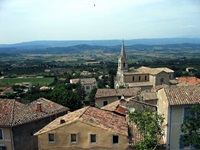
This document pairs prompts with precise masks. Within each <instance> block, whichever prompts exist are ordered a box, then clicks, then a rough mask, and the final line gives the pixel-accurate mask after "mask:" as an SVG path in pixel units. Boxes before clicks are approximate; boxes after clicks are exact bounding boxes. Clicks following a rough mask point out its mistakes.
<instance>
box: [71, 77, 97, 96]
mask: <svg viewBox="0 0 200 150" xmlns="http://www.w3.org/2000/svg"><path fill="white" fill-rule="evenodd" d="M78 82H80V83H81V85H82V86H83V88H84V91H85V94H86V95H89V94H90V92H91V91H92V89H95V88H97V81H96V79H95V78H82V79H79V78H78V79H70V83H71V84H76V83H78Z"/></svg>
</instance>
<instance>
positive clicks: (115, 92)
mask: <svg viewBox="0 0 200 150" xmlns="http://www.w3.org/2000/svg"><path fill="white" fill-rule="evenodd" d="M140 91H141V88H129V89H97V92H96V95H95V98H100V97H112V96H122V95H124V96H125V97H126V96H136V95H137V94H138V93H140Z"/></svg>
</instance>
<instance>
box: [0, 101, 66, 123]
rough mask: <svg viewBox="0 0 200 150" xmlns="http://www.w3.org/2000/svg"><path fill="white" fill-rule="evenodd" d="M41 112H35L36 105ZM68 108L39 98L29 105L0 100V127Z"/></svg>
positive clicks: (29, 120)
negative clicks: (39, 107) (38, 105)
mask: <svg viewBox="0 0 200 150" xmlns="http://www.w3.org/2000/svg"><path fill="white" fill-rule="evenodd" d="M38 103H40V104H41V111H37V104H38ZM67 110H68V108H66V107H64V106H62V105H59V104H56V103H54V102H52V101H50V100H47V99H44V98H40V99H38V100H36V101H33V102H32V103H29V104H22V103H20V102H18V101H16V100H10V99H0V126H16V125H20V124H24V123H28V122H31V121H34V120H38V119H41V118H45V117H47V116H51V115H54V114H57V113H61V112H64V111H67Z"/></svg>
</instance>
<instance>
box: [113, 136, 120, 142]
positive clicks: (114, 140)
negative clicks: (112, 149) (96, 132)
mask: <svg viewBox="0 0 200 150" xmlns="http://www.w3.org/2000/svg"><path fill="white" fill-rule="evenodd" d="M117 143H119V136H118V135H113V144H117Z"/></svg>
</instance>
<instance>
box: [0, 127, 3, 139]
mask: <svg viewBox="0 0 200 150" xmlns="http://www.w3.org/2000/svg"><path fill="white" fill-rule="evenodd" d="M0 140H3V129H0Z"/></svg>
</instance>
